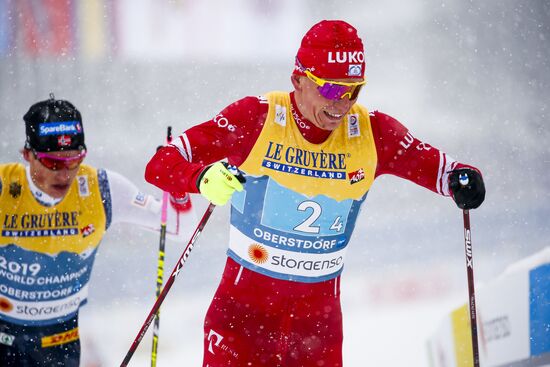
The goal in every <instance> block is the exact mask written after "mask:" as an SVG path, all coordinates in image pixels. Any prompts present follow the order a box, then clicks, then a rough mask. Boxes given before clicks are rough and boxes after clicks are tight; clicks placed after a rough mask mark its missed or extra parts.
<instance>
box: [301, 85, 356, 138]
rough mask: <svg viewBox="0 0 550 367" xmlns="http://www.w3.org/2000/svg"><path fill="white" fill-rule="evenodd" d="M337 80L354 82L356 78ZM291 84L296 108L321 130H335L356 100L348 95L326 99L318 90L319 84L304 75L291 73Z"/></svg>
mask: <svg viewBox="0 0 550 367" xmlns="http://www.w3.org/2000/svg"><path fill="white" fill-rule="evenodd" d="M336 81H338V82H356V81H357V79H355V80H352V79H339V80H336ZM292 84H293V85H294V88H295V97H296V103H297V105H298V109H299V110H300V112H301V113H302V115H303V116H304V117H305V118H306V119H308V120H309V121H310V122H311V123H312V124H314V125H315V126H317V127H318V128H320V129H323V130H331V131H332V130H335V129H336V128H337V127H338V126H340V124H341V123H342V121H343V117H344V115H345V114H346V113H348V112H349V110H350V109H351V107H352V106H353V105H354V104H355V102H356V101H357V95H354V97H355V98H353V99H350V96H349V95H346V96H344V97H343V98H336V99H328V98H326V97H324V96H323V95H322V94H321V92H320V91H319V85H318V84H316V83H315V82H313V81H312V80H310V79H309V78H307V77H306V76H299V75H293V76H292Z"/></svg>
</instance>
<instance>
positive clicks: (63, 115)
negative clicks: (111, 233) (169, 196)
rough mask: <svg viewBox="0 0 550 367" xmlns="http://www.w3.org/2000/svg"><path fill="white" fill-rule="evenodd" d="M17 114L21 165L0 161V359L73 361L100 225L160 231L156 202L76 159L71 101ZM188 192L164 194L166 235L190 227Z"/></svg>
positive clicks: (80, 140) (79, 147)
mask: <svg viewBox="0 0 550 367" xmlns="http://www.w3.org/2000/svg"><path fill="white" fill-rule="evenodd" d="M24 120H25V125H26V135H27V138H26V143H25V147H24V149H23V151H22V152H23V157H24V159H25V161H27V162H28V165H23V164H20V163H8V164H1V165H0V220H1V223H2V232H1V236H0V360H1V361H2V363H1V364H2V366H78V365H79V359H80V342H79V332H78V311H79V309H80V307H81V306H82V305H83V304H84V303H85V302H86V298H87V293H88V281H89V279H90V275H91V271H92V268H93V263H94V258H95V255H96V253H97V249H98V245H99V243H100V242H101V239H102V238H103V235H104V234H105V231H106V230H107V229H108V228H109V227H110V225H111V224H112V223H115V222H127V223H133V224H137V225H139V226H142V227H145V228H150V229H158V227H159V219H160V207H161V203H160V202H159V201H158V200H156V199H155V198H153V197H152V196H149V195H146V194H143V193H141V192H140V191H138V189H137V188H136V187H135V185H134V184H132V183H131V182H130V181H128V180H127V179H126V178H124V177H123V176H121V175H120V174H118V173H116V172H112V171H109V170H105V169H96V168H93V167H91V166H88V165H85V164H82V161H83V160H84V158H85V156H86V145H85V143H84V131H83V128H82V118H81V115H80V112H79V111H78V110H77V109H76V108H75V107H74V106H73V105H72V104H71V103H70V102H68V101H63V100H55V99H54V97H53V95H52V96H51V98H50V99H49V100H46V101H42V102H39V103H36V104H35V105H33V106H31V108H30V109H29V111H28V112H27V114H26V115H25V116H24ZM188 198H189V197H188V196H186V197H183V198H180V199H183V200H171V202H172V203H173V205H172V206H171V208H170V210H169V220H168V223H167V226H168V230H169V232H171V233H172V234H176V233H174V231H173V229H172V228H175V227H176V223H177V221H178V216H179V215H182V213H184V214H183V215H184V216H186V217H188V218H185V219H184V218H182V217H180V218H179V221H180V222H181V223H182V225H183V227H182V228H180V233H181V235H182V236H183V233H185V232H189V231H188V230H187V229H189V228H190V226H191V225H192V223H190V222H191V220H190V219H191V218H192V215H191V211H190V210H189V209H190V201H189V200H188ZM185 199H187V201H185ZM180 227H181V226H180ZM176 235H177V234H176Z"/></svg>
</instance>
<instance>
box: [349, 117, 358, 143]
mask: <svg viewBox="0 0 550 367" xmlns="http://www.w3.org/2000/svg"><path fill="white" fill-rule="evenodd" d="M358 136H361V130H360V128H359V115H357V114H350V115H348V137H350V138H355V137H358Z"/></svg>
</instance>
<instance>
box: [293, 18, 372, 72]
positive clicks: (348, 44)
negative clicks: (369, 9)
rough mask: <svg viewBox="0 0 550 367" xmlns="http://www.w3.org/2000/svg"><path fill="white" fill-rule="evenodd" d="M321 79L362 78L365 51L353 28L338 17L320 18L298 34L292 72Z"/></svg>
mask: <svg viewBox="0 0 550 367" xmlns="http://www.w3.org/2000/svg"><path fill="white" fill-rule="evenodd" d="M306 69H307V70H309V71H310V72H311V73H312V74H313V75H315V76H317V77H319V78H323V79H363V78H364V75H365V51H364V48H363V41H361V38H360V37H359V36H358V35H357V30H356V29H355V28H354V27H353V26H352V25H351V24H349V23H346V22H344V21H342V20H323V21H321V22H319V23H317V24H315V25H314V26H313V27H311V29H310V30H309V31H307V33H306V34H305V35H304V38H302V43H301V45H300V49H299V50H298V54H297V55H296V65H295V67H294V72H293V73H294V74H299V75H304V71H305V70H306Z"/></svg>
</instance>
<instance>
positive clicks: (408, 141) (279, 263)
mask: <svg viewBox="0 0 550 367" xmlns="http://www.w3.org/2000/svg"><path fill="white" fill-rule="evenodd" d="M342 120H343V122H342V124H341V125H340V126H339V127H338V128H336V130H334V131H327V130H322V129H319V128H317V127H316V126H314V125H313V124H312V123H311V122H310V121H308V120H306V119H305V118H304V117H303V116H302V115H301V114H300V112H299V111H298V109H297V107H296V102H295V100H294V95H293V93H288V92H270V93H267V94H266V95H264V96H261V97H246V98H243V99H241V100H239V101H237V102H234V103H232V104H231V105H229V106H228V107H226V108H225V109H223V110H222V111H221V112H220V113H219V114H218V115H216V116H215V117H214V118H213V119H211V120H209V121H206V122H204V123H202V124H199V125H197V126H194V127H192V128H190V129H188V130H187V131H185V132H184V133H183V134H182V135H180V136H179V137H178V138H176V139H174V140H173V141H172V143H171V144H170V145H169V146H166V147H164V148H162V149H160V150H159V151H158V152H157V153H156V154H155V156H154V157H153V158H152V159H151V161H150V162H149V163H148V165H147V169H146V174H145V176H146V180H147V181H148V182H150V183H152V184H154V185H156V186H158V187H160V188H161V189H163V190H165V191H168V192H170V193H172V194H173V195H175V196H181V195H183V194H184V193H185V192H192V193H196V192H198V189H197V179H198V178H199V176H200V173H201V172H202V171H203V170H204V168H205V166H207V165H210V164H212V163H214V162H217V161H220V160H224V159H225V160H227V161H228V162H229V163H230V164H232V165H236V166H238V167H239V168H240V169H241V171H242V172H243V173H244V175H245V177H246V183H245V184H244V190H243V191H242V192H235V194H234V195H233V197H232V200H231V204H232V206H231V220H230V236H229V248H228V252H227V255H228V258H227V263H226V267H225V270H224V273H223V276H222V279H221V283H220V285H219V287H218V289H217V291H216V294H215V296H214V299H213V301H212V303H211V305H210V308H209V309H208V312H207V315H206V319H205V324H204V361H203V366H204V367H226V366H285V367H293V366H296V367H298V366H300V367H314V366H315V367H318V366H331V367H337V366H342V340H343V331H342V314H341V308H340V299H339V297H340V275H341V272H342V269H343V266H344V258H345V251H346V247H347V245H348V242H349V239H350V238H351V234H352V232H353V229H354V227H355V222H356V220H357V216H358V213H359V210H360V208H361V206H362V204H363V203H364V200H365V198H366V197H367V194H368V192H369V189H370V187H371V185H372V183H373V181H374V179H376V177H378V176H380V175H382V174H392V175H396V176H399V177H402V178H405V179H407V180H410V181H412V182H415V183H417V184H419V185H421V186H423V187H426V188H427V189H429V190H432V191H434V192H436V193H438V194H441V195H444V196H449V195H450V192H449V186H448V176H449V172H450V171H451V170H453V169H455V168H461V167H471V166H466V165H463V164H460V163H458V162H456V161H455V160H453V159H452V158H450V157H449V156H447V155H446V154H445V153H443V152H441V151H439V150H438V149H436V148H434V147H432V146H430V145H428V144H426V143H423V142H421V141H419V140H418V139H417V138H415V137H414V136H413V135H412V134H411V133H410V132H409V131H408V129H407V128H405V127H404V126H403V125H402V124H401V123H399V122H398V121H397V120H395V119H394V118H392V117H390V116H388V115H386V114H383V113H381V112H377V111H375V112H370V113H369V111H367V109H366V108H365V107H364V106H362V105H360V104H357V103H356V104H355V105H354V106H353V107H352V109H351V110H350V111H349V113H348V114H346V115H345V116H344V117H343V119H342Z"/></svg>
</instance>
